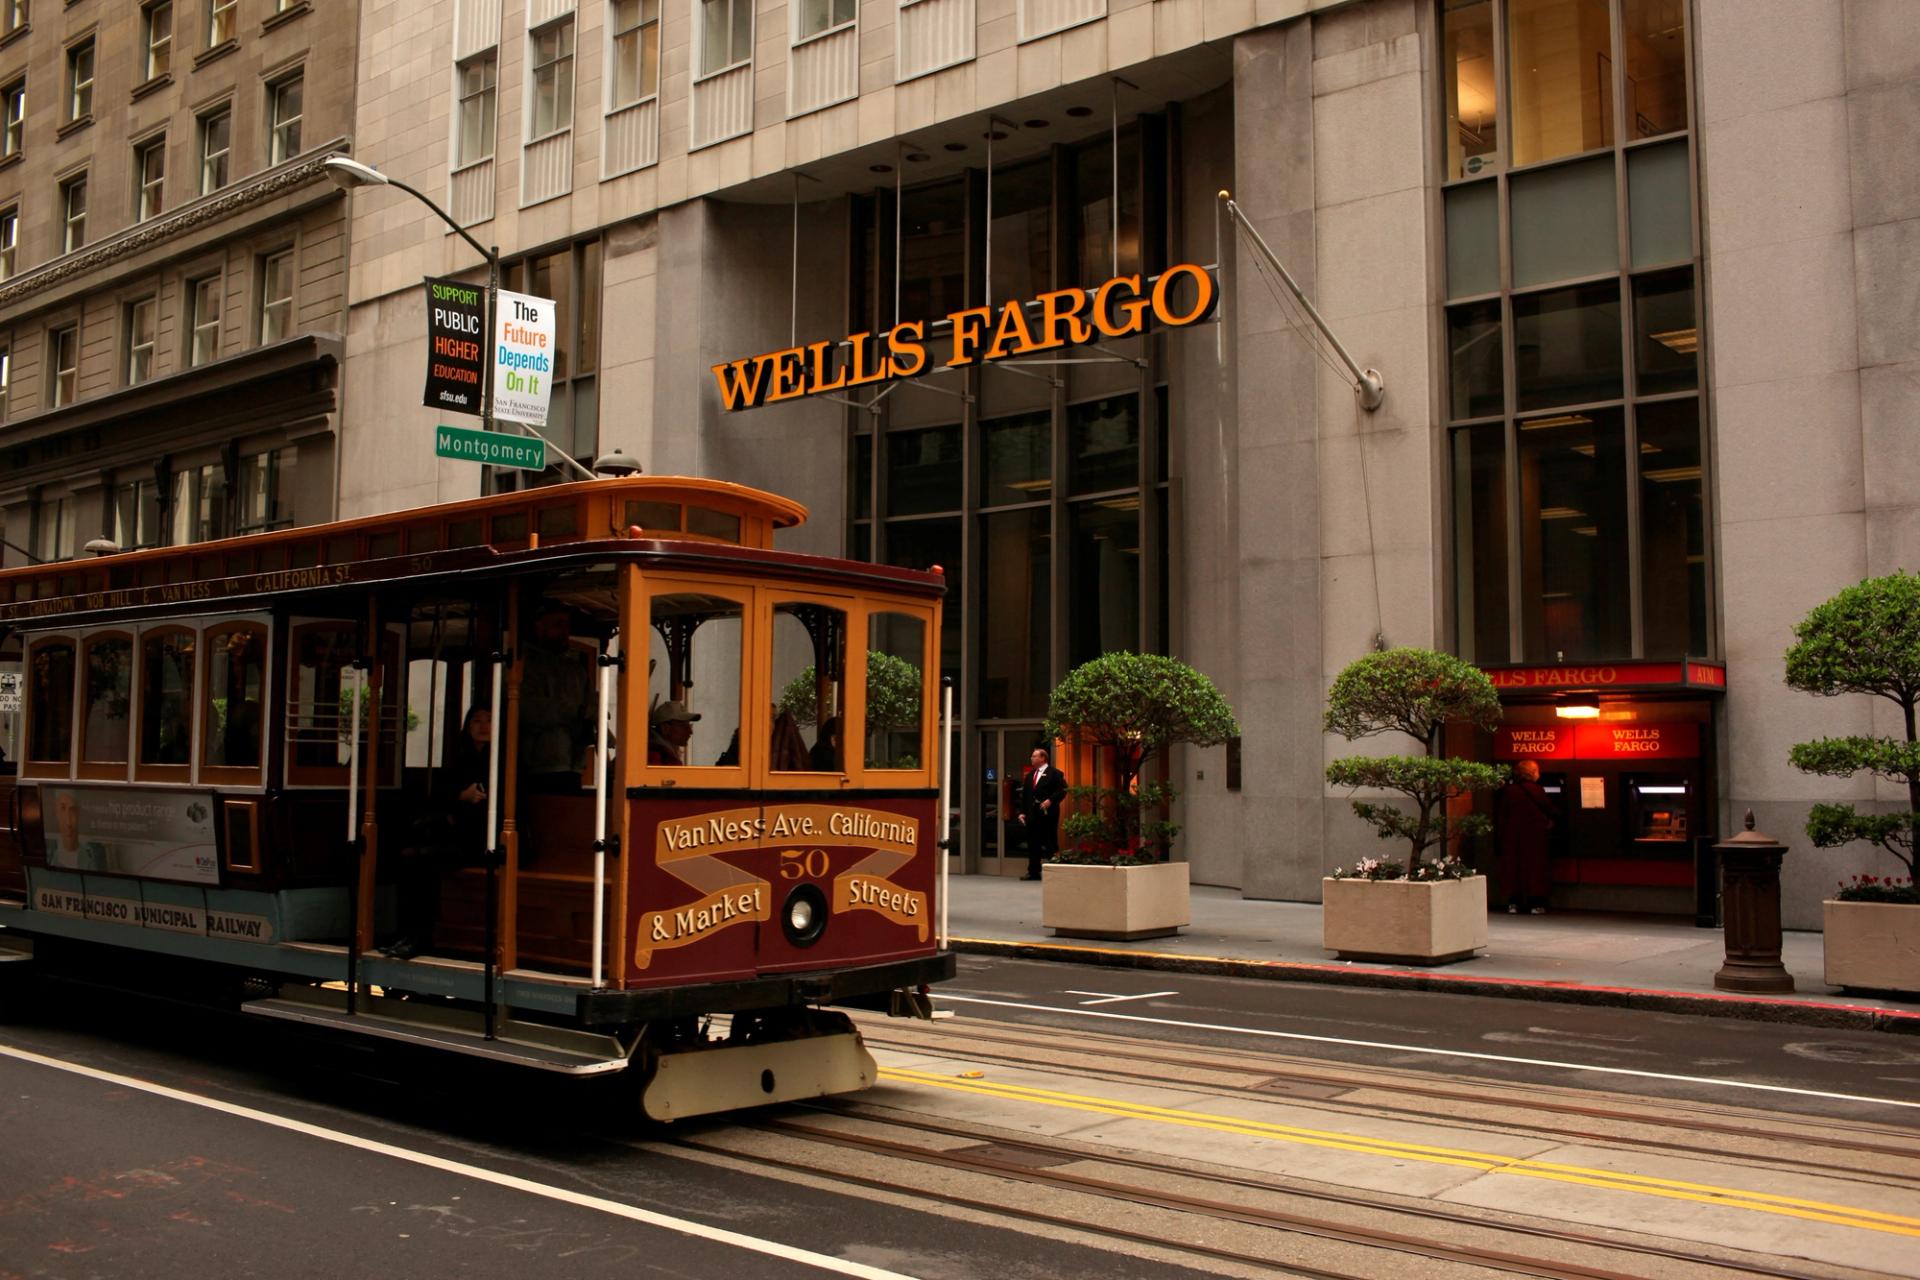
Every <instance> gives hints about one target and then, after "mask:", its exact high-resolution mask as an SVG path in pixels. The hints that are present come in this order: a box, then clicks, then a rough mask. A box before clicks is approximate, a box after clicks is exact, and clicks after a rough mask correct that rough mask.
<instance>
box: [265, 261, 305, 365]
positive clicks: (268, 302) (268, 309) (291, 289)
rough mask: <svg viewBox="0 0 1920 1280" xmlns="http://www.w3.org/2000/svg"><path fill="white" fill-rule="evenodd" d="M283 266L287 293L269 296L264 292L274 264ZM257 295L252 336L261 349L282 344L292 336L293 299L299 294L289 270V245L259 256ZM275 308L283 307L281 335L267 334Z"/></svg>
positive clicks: (290, 263)
mask: <svg viewBox="0 0 1920 1280" xmlns="http://www.w3.org/2000/svg"><path fill="white" fill-rule="evenodd" d="M278 262H284V263H285V264H286V277H287V280H286V283H287V292H286V295H285V296H284V297H279V298H275V297H270V296H268V293H267V290H268V287H269V286H270V285H271V283H272V281H273V268H274V264H275V263H278ZM259 272H260V274H259V295H258V297H257V299H256V304H255V307H254V335H255V338H256V340H257V341H258V342H259V344H260V345H261V346H263V347H264V346H266V345H267V344H268V343H272V342H282V341H284V340H286V339H287V338H290V337H292V336H293V321H294V300H295V298H296V297H297V295H298V293H299V289H298V287H297V285H296V282H295V278H294V277H295V272H294V269H293V246H292V245H287V246H286V247H284V248H280V249H273V250H269V251H268V252H266V253H263V254H261V255H260V268H259ZM276 308H285V315H286V320H285V322H284V323H285V328H284V330H283V331H282V332H280V333H276V334H271V335H270V334H269V328H270V321H271V320H272V317H273V315H274V312H275V309H276Z"/></svg>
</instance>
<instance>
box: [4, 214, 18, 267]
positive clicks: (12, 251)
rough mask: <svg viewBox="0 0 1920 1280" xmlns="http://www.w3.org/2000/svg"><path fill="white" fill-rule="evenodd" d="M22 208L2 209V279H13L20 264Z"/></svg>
mask: <svg viewBox="0 0 1920 1280" xmlns="http://www.w3.org/2000/svg"><path fill="white" fill-rule="evenodd" d="M19 246H20V209H19V207H18V206H15V207H14V208H11V209H0V280H11V279H13V273H14V271H15V269H16V268H17V267H18V265H19V259H18V254H19Z"/></svg>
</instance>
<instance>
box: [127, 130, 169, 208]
mask: <svg viewBox="0 0 1920 1280" xmlns="http://www.w3.org/2000/svg"><path fill="white" fill-rule="evenodd" d="M155 157H158V159H159V161H160V166H159V172H158V173H157V174H156V173H154V172H152V170H151V167H150V164H149V162H150V161H151V160H153V159H154V158H155ZM166 187H167V135H166V134H164V133H162V134H159V135H158V136H156V137H151V138H143V139H141V140H140V141H139V142H136V143H134V144H133V220H134V221H135V222H145V221H147V219H149V218H157V217H159V216H160V214H161V213H162V212H164V211H165V209H166ZM149 197H151V199H149Z"/></svg>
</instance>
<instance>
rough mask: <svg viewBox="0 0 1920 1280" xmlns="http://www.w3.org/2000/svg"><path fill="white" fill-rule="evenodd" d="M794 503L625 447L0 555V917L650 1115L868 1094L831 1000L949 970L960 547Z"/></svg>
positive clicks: (29, 937) (38, 945) (855, 1001)
mask: <svg viewBox="0 0 1920 1280" xmlns="http://www.w3.org/2000/svg"><path fill="white" fill-rule="evenodd" d="M805 517H806V512H805V510H804V508H802V507H801V506H800V505H798V504H797V503H793V502H790V501H787V500H785V499H783V498H780V497H778V496H776V495H774V494H770V493H766V492H762V491H759V490H754V489H749V488H745V487H743V486H739V485H733V484H728V483H724V482H720V481H713V480H703V479H691V478H671V477H629V478H620V479H604V480H595V481H590V482H583V483H579V484H568V485H557V486H553V487H549V488H540V489H535V490H531V491H527V492H518V493H510V494H502V495H496V496H490V497H484V498H479V499H475V500H472V501H466V502H458V503H452V504H447V505H441V506H435V507H429V508H422V509H419V510H414V511H406V512H400V513H396V514H390V515H382V516H376V517H369V518H364V519H355V520H346V521H341V522H337V523H333V524H327V525H319V526H309V527H304V528H296V529H285V530H279V531H274V532H268V533H260V534H254V535H251V536H246V537H239V538H232V539H227V540H223V541H217V542H210V543H199V544H195V545H191V546H185V547H176V548H165V549H159V550H151V551H135V552H126V553H120V554H113V555H108V556H103V557H100V558H97V559H92V560H85V561H69V562H63V563H58V564H50V565H41V566H33V567H29V568H18V569H11V570H7V571H5V572H0V694H3V693H5V691H6V688H7V687H8V686H9V684H10V686H11V687H12V688H13V689H14V690H15V691H16V692H15V695H14V702H15V703H17V715H15V716H14V717H13V718H14V719H16V720H17V722H18V732H17V734H16V735H15V738H16V741H15V742H13V743H12V744H7V745H8V746H9V750H8V758H9V760H10V761H11V762H12V763H11V765H9V766H0V768H7V769H9V770H10V772H11V774H12V776H0V815H3V816H0V944H8V945H11V946H13V948H14V953H15V954H20V953H21V951H22V950H23V949H30V951H31V953H32V956H33V962H32V967H41V966H44V967H45V968H46V969H47V970H48V971H49V972H53V973H67V974H78V975H80V976H84V977H87V978H89V979H92V980H102V981H107V982H131V981H134V980H136V979H141V978H149V979H150V978H152V977H154V976H155V975H161V976H162V978H163V980H164V981H167V982H180V983H187V982H201V983H204V982H207V981H209V980H211V981H213V982H214V983H216V984H219V985H220V987H221V989H223V990H238V991H240V992H241V993H242V997H243V1003H242V1004H241V1006H240V1007H241V1008H242V1009H243V1010H244V1011H245V1012H247V1013H249V1014H254V1015H257V1016H259V1017H262V1018H267V1019H276V1020H283V1021H292V1022H297V1023H305V1024H313V1025H318V1026H324V1027H331V1028H336V1029H339V1030H341V1031H346V1032H353V1033H358V1034H362V1035H369V1036H375V1037H383V1038H387V1039H391V1040H398V1041H404V1042H407V1043H410V1044H414V1045H419V1046H427V1047H430V1048H436V1049H444V1050H448V1051H452V1052H459V1053H467V1054H475V1055H479V1056H483V1057H491V1058H497V1059H501V1060H505V1061H509V1062H515V1063H522V1064H525V1065H527V1066H529V1067H537V1068H542V1069H546V1070H550V1071H557V1072H564V1073H567V1074H570V1075H576V1076H591V1075H600V1074H604V1073H608V1072H615V1071H625V1072H628V1073H630V1074H634V1075H637V1077H638V1078H639V1079H640V1080H642V1081H643V1089H642V1094H641V1099H642V1105H643V1107H644V1109H645V1111H646V1113H647V1114H648V1115H649V1116H652V1117H654V1118H656V1119H660V1120H670V1119H675V1118H679V1117H684V1116H691V1115H698V1114H703V1113H708V1112H714V1111H721V1110H726V1109H730V1108H734V1107H740V1106H746V1105H752V1104H755V1103H760V1102H768V1101H783V1100H791V1099H797V1098H805V1097H815V1096H822V1095H827V1094H833V1093H840V1092H846V1091H850V1090H854V1089H859V1088H863V1087H865V1086H867V1085H869V1084H871V1083H872V1082H873V1080H874V1078H875V1068H874V1063H873V1059H872V1058H871V1056H870V1055H868V1053H867V1052H866V1050H865V1048H864V1046H863V1045H862V1043H861V1041H860V1037H859V1035H858V1033H857V1032H856V1031H855V1030H854V1028H853V1026H852V1024H851V1022H850V1021H849V1019H848V1018H847V1017H846V1016H845V1014H843V1013H840V1012H838V1011H837V1010H836V1009H835V1008H834V1006H836V1005H838V1006H861V1007H869V1008H883V1009H886V1010H888V1011H889V1012H892V1013H895V1014H900V1015H918V1016H930V1015H931V1007H930V1002H929V999H928V990H929V986H930V984H931V983H933V982H936V981H939V980H941V979H944V978H947V977H950V976H952V973H953V968H954V964H953V957H952V955H951V953H950V952H948V951H946V950H944V949H943V948H942V945H941V944H942V942H943V932H942V921H941V920H940V919H937V918H936V913H937V912H938V911H939V909H940V907H941V905H942V902H943V895H942V889H943V887H944V884H943V881H941V879H940V878H939V875H937V872H938V873H941V874H943V873H944V871H945V863H946V856H945V852H944V841H943V839H942V833H941V831H940V830H939V827H940V825H941V824H943V823H944V821H945V820H946V814H947V812H948V810H947V806H946V803H945V791H944V787H945V781H944V777H943V775H942V772H941V771H940V770H937V769H936V762H937V761H939V760H940V759H941V755H940V753H941V751H942V750H943V749H944V746H945V743H946V742H947V741H948V738H947V735H946V732H945V728H946V726H945V724H943V723H941V722H940V715H939V713H938V709H937V707H936V699H937V696H938V694H939V692H940V688H939V680H938V671H939V653H938V648H937V646H938V643H939V636H940V610H941V600H942V595H943V592H944V578H943V576H942V574H941V573H940V572H938V571H937V570H936V571H934V572H927V573H923V572H917V571H913V570H905V569H894V568H889V567H886V566H880V565H872V564H864V563H857V562H852V561H845V560H837V559H831V558H825V557H819V556H812V555H802V554H795V553H790V552H782V551H778V550H775V549H774V548H773V534H774V531H775V530H776V529H781V528H789V527H792V526H795V525H798V524H799V523H800V522H801V521H803V520H804V519H805ZM9 674H11V675H12V676H13V677H14V679H13V680H12V681H11V682H8V681H6V680H5V679H4V677H5V676H7V675H9ZM6 705H7V704H6V703H0V708H4V707H5V706H6ZM236 979H238V980H240V981H239V984H238V985H237V986H236V985H235V981H234V980H236ZM723 1027H724V1030H723V1029H722V1028H723Z"/></svg>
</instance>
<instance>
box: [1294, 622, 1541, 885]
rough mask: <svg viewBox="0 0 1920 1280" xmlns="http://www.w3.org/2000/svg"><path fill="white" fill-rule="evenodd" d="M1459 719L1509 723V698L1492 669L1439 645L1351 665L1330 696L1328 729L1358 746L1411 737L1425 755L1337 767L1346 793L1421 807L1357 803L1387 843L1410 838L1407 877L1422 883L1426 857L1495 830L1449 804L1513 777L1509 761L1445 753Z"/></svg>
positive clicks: (1332, 769) (1352, 760)
mask: <svg viewBox="0 0 1920 1280" xmlns="http://www.w3.org/2000/svg"><path fill="white" fill-rule="evenodd" d="M1449 720H1459V721H1464V722H1465V723H1467V724H1471V725H1474V726H1476V727H1478V728H1481V729H1488V730H1491V729H1493V728H1494V727H1495V726H1496V725H1498V724H1499V723H1500V695H1499V694H1497V693H1495V692H1494V688H1493V682H1492V681H1491V680H1488V679H1487V677H1486V673H1485V672H1483V671H1481V670H1480V669H1479V668H1478V667H1476V666H1474V665H1473V664H1471V663H1468V662H1462V661H1461V660H1460V659H1458V658H1456V657H1453V656H1452V655H1451V654H1445V653H1436V652H1434V651H1433V650H1431V649H1412V648H1399V649H1385V650H1381V651H1380V652H1378V653H1369V654H1367V655H1366V656H1365V657H1363V658H1358V659H1356V660H1354V661H1353V662H1350V663H1348V664H1347V668H1346V670H1344V671H1342V672H1341V673H1340V674H1339V675H1338V676H1337V677H1335V678H1334V682H1333V688H1332V689H1330V690H1329V691H1328V693H1327V713H1326V727H1327V731H1328V732H1329V733H1337V734H1339V735H1340V736H1341V737H1343V738H1346V739H1347V740H1348V741H1353V740H1355V739H1359V738H1370V737H1372V736H1374V735H1375V734H1380V733H1404V734H1406V735H1407V736H1408V737H1409V738H1412V739H1414V740H1415V741H1416V742H1418V743H1420V745H1421V746H1422V748H1424V750H1425V754H1424V755H1419V756H1347V757H1344V758H1343V759H1339V760H1335V761H1334V762H1333V763H1332V764H1330V765H1328V766H1327V781H1328V782H1331V783H1332V784H1333V785H1335V786H1337V787H1348V788H1355V789H1357V788H1360V787H1371V788H1374V789H1376V790H1380V791H1395V792H1398V793H1400V794H1401V795H1403V796H1406V797H1407V799H1408V800H1410V801H1412V803H1413V809H1412V811H1411V812H1408V811H1407V810H1406V809H1403V808H1401V807H1400V806H1399V805H1394V804H1375V803H1372V802H1370V801H1366V800H1355V801H1354V802H1353V811H1354V812H1355V813H1356V814H1358V815H1359V816H1360V818H1361V820H1362V821H1364V822H1366V823H1368V824H1370V825H1372V826H1373V827H1374V828H1375V829H1376V830H1377V831H1378V834H1379V836H1380V838H1381V839H1382V840H1393V839H1402V840H1405V841H1406V842H1407V876H1408V878H1409V879H1419V878H1420V877H1421V862H1420V858H1421V855H1422V854H1423V853H1425V852H1426V851H1427V850H1428V849H1430V848H1432V847H1433V846H1435V845H1439V846H1441V847H1442V848H1444V847H1445V846H1446V843H1447V841H1448V840H1450V839H1451V838H1452V837H1453V836H1455V835H1476V834H1479V833H1481V832H1484V831H1487V830H1488V829H1490V826H1491V824H1490V823H1489V822H1488V821H1487V819H1486V817H1485V816H1484V815H1481V814H1469V815H1467V816H1466V817H1464V818H1460V819H1457V820H1456V819H1449V818H1448V817H1447V802H1448V801H1449V800H1452V799H1455V798H1457V797H1460V796H1466V795H1471V794H1473V793H1475V792H1479V791H1492V790H1493V789H1494V788H1496V787H1498V786H1499V785H1500V784H1501V783H1503V782H1505V781H1506V778H1507V769H1506V766H1505V765H1492V764H1481V763H1479V762H1478V761H1474V760H1456V759H1452V758H1450V757H1447V756H1441V755H1438V754H1436V748H1437V747H1438V745H1439V743H1438V738H1439V733H1440V730H1441V729H1442V728H1443V727H1444V726H1445V725H1446V723H1447V722H1448V721H1449Z"/></svg>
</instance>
